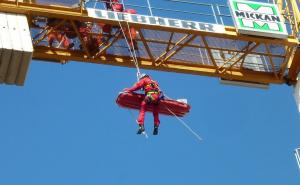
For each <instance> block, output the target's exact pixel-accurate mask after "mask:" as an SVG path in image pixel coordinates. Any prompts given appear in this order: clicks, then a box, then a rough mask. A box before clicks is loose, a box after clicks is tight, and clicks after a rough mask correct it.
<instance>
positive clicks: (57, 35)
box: [47, 18, 74, 49]
mask: <svg viewBox="0 0 300 185" xmlns="http://www.w3.org/2000/svg"><path fill="white" fill-rule="evenodd" d="M60 21H61V20H59V19H56V18H48V20H47V26H48V27H49V29H50V30H51V31H50V33H49V34H48V38H47V40H48V43H49V46H50V47H52V46H53V42H54V41H55V40H56V41H57V42H58V43H59V44H58V47H60V46H61V45H62V46H63V48H65V49H71V48H72V47H73V46H74V43H71V42H70V40H69V39H68V38H67V37H66V32H67V31H68V27H67V26H66V25H62V26H59V27H57V28H55V26H56V25H57V24H59V23H60Z"/></svg>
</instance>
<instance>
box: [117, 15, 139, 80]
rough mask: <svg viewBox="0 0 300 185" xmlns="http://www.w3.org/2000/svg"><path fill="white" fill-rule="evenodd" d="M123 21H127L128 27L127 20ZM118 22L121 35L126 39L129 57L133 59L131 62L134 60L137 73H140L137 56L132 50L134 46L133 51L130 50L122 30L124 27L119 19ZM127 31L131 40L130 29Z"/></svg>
mask: <svg viewBox="0 0 300 185" xmlns="http://www.w3.org/2000/svg"><path fill="white" fill-rule="evenodd" d="M125 22H126V23H127V25H128V27H129V24H128V22H127V21H125ZM118 23H119V26H120V28H121V31H122V34H123V37H124V39H125V41H126V44H127V46H128V49H129V52H130V55H131V57H132V59H133V62H134V64H135V67H136V69H137V73H138V74H141V73H140V68H139V64H138V60H137V57H136V53H135V50H134V46H133V51H132V50H131V46H130V44H129V42H128V39H127V37H126V34H125V31H124V29H123V27H122V24H121V21H120V20H119V21H118ZM128 31H129V36H130V39H131V41H132V36H131V31H130V30H128Z"/></svg>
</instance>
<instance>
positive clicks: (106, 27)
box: [98, 0, 124, 33]
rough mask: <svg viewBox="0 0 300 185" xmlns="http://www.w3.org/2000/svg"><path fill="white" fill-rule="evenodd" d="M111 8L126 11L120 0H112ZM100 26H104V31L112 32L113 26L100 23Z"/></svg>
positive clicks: (116, 10)
mask: <svg viewBox="0 0 300 185" xmlns="http://www.w3.org/2000/svg"><path fill="white" fill-rule="evenodd" d="M108 4H109V3H108ZM109 5H110V4H109ZM109 10H112V11H115V12H123V11H124V7H123V4H120V3H119V1H117V0H112V6H111V7H110V9H109ZM98 26H99V27H100V28H102V31H103V32H104V33H110V32H111V29H112V26H111V25H109V24H103V23H98Z"/></svg>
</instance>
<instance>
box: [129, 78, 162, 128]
mask: <svg viewBox="0 0 300 185" xmlns="http://www.w3.org/2000/svg"><path fill="white" fill-rule="evenodd" d="M140 89H143V90H144V91H145V99H144V100H143V101H142V102H141V109H140V113H139V116H138V119H137V121H138V124H140V125H143V124H144V120H145V112H146V107H147V105H148V104H152V105H153V107H154V109H153V117H154V125H156V126H159V123H160V121H159V114H158V111H159V106H158V105H159V101H160V90H159V86H158V83H157V82H156V81H154V80H152V79H151V78H150V77H149V76H145V77H143V78H142V79H140V80H139V81H138V82H137V83H136V84H135V85H134V86H133V87H131V88H126V89H124V91H125V92H126V91H127V92H133V91H136V90H140Z"/></svg>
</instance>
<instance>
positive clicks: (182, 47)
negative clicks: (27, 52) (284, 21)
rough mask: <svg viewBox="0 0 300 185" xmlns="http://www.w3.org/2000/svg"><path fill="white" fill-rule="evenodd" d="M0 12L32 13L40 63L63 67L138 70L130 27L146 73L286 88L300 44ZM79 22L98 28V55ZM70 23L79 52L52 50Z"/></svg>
mask: <svg viewBox="0 0 300 185" xmlns="http://www.w3.org/2000/svg"><path fill="white" fill-rule="evenodd" d="M0 9H1V10H6V11H9V12H15V13H17V12H22V13H26V14H27V15H28V18H29V22H30V28H31V33H32V38H33V45H34V58H35V59H41V60H47V61H54V62H60V63H66V61H81V62H91V63H99V64H108V65H117V66H126V67H134V63H133V60H132V57H131V55H130V52H129V49H128V46H127V44H126V41H125V37H124V34H123V33H122V30H121V29H120V27H121V26H122V28H124V29H125V28H126V27H127V26H129V27H134V28H135V29H136V30H137V31H138V34H137V38H136V41H137V47H138V50H136V51H137V58H138V61H139V64H140V67H141V68H145V69H153V70H162V71H170V72H179V73H189V74H196V75H206V76H215V77H220V78H224V79H229V80H239V81H247V82H255V83H263V84H268V83H283V82H285V78H284V77H285V75H286V74H287V71H288V69H289V66H290V65H291V64H292V62H293V56H294V53H295V51H296V48H297V44H298V40H297V39H295V38H293V37H289V38H288V39H285V40H282V39H268V38H262V37H254V36H246V35H238V34H237V33H236V30H235V28H233V27H226V32H225V33H224V34H220V33H208V32H201V31H193V30H183V29H175V28H165V27H159V26H151V25H142V24H138V23H126V22H118V21H108V20H101V19H97V20H96V19H93V18H90V17H88V16H87V13H86V12H85V10H84V9H82V8H81V9H78V8H75V9H72V8H67V7H59V8H58V7H54V6H47V5H32V4H26V3H21V4H20V3H19V5H18V6H15V4H14V3H7V4H5V3H2V4H1V3H0ZM49 17H52V18H53V17H55V18H56V19H58V20H59V22H58V24H56V26H54V27H49V26H47V24H46V21H47V19H48V18H49ZM78 21H80V22H90V23H92V25H93V29H92V32H91V33H89V36H99V37H101V38H102V41H101V43H100V44H99V45H98V46H97V50H96V52H94V51H91V50H90V48H89V47H88V46H86V44H85V42H84V41H83V38H82V35H81V34H80V33H79V31H78V27H76V22H78ZM98 23H102V24H109V25H112V26H113V29H112V32H111V33H110V34H105V33H103V32H102V30H101V28H100V27H98V26H97V25H98ZM65 24H68V25H70V26H71V27H72V31H71V32H72V34H73V35H76V36H75V37H74V38H72V39H70V40H71V42H72V43H74V47H72V48H71V49H64V48H63V47H62V46H61V43H59V42H56V43H54V44H52V46H51V47H50V46H49V43H48V41H47V37H48V35H49V33H51V32H52V31H53V30H55V29H58V28H59V27H60V26H61V25H65ZM127 24H128V25H127Z"/></svg>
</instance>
